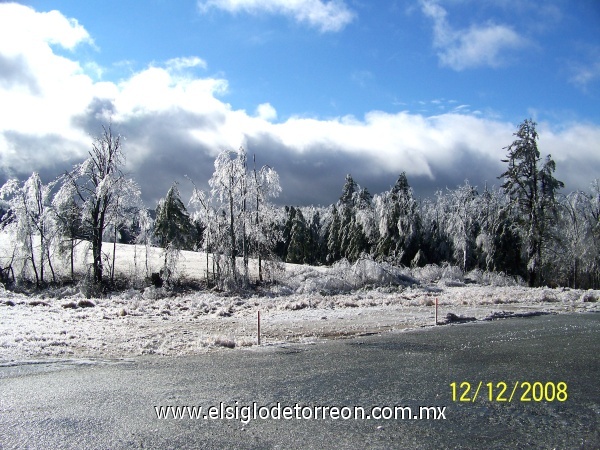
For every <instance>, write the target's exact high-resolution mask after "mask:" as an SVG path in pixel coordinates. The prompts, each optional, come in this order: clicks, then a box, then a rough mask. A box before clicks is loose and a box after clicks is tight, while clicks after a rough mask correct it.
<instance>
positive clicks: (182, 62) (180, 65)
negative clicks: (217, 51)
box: [166, 56, 206, 70]
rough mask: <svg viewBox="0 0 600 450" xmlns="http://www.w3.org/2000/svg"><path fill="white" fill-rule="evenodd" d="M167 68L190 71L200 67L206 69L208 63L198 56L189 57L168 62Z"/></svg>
mask: <svg viewBox="0 0 600 450" xmlns="http://www.w3.org/2000/svg"><path fill="white" fill-rule="evenodd" d="M166 65H167V67H168V68H169V69H172V70H183V69H190V68H192V67H200V68H201V69H206V61H204V60H203V59H202V58H198V57H197V56H188V57H187V58H173V59H170V60H168V61H167V63H166Z"/></svg>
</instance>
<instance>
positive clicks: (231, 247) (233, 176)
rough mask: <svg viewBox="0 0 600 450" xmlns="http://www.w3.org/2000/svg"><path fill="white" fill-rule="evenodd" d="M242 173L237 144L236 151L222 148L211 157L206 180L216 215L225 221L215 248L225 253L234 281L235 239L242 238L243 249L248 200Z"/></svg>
mask: <svg viewBox="0 0 600 450" xmlns="http://www.w3.org/2000/svg"><path fill="white" fill-rule="evenodd" d="M247 182H248V180H247V173H246V151H245V150H244V149H243V148H240V149H239V150H238V151H237V152H231V151H227V150H226V151H223V152H221V153H219V155H218V156H217V158H216V160H215V171H214V172H213V176H212V178H211V179H210V180H209V182H208V184H209V185H210V187H211V194H212V196H213V198H214V199H215V204H217V203H218V205H216V206H217V208H218V209H217V211H218V213H217V214H218V215H220V216H222V217H223V218H224V219H225V221H226V225H225V226H226V234H227V238H226V242H220V243H222V244H224V245H222V247H221V248H220V249H219V250H221V251H223V252H224V253H225V254H226V255H227V260H228V263H229V272H230V274H231V277H232V279H233V281H234V283H235V282H237V281H238V273H237V266H236V258H237V256H238V255H239V254H240V251H239V243H240V241H242V245H243V250H242V252H243V251H245V249H246V247H245V239H246V235H245V226H246V217H245V216H246V211H247V203H246V202H247V200H248V189H247V187H248V186H247Z"/></svg>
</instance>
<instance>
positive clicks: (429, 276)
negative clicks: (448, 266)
mask: <svg viewBox="0 0 600 450" xmlns="http://www.w3.org/2000/svg"><path fill="white" fill-rule="evenodd" d="M412 273H413V276H414V277H415V278H416V279H417V280H419V281H421V282H422V283H434V282H436V281H438V280H440V279H441V278H442V275H443V272H442V268H441V267H440V266H438V265H436V264H427V265H426V266H425V267H417V268H415V269H413V271H412Z"/></svg>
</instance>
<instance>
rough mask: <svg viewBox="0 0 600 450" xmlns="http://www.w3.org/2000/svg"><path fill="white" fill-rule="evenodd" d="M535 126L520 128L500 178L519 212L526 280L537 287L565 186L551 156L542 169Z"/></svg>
mask: <svg viewBox="0 0 600 450" xmlns="http://www.w3.org/2000/svg"><path fill="white" fill-rule="evenodd" d="M536 125H537V124H536V123H535V122H533V121H532V120H531V119H526V120H525V121H524V122H523V123H521V124H520V125H519V128H518V130H517V132H516V133H514V136H516V137H517V139H515V141H513V143H512V144H510V145H509V146H508V147H506V149H507V150H508V155H507V159H503V160H502V161H503V162H505V163H508V169H507V170H506V172H504V173H503V174H502V175H500V177H499V178H503V179H504V184H503V185H502V187H503V188H504V189H505V190H506V192H507V193H508V195H509V197H510V200H511V206H512V207H513V208H514V210H515V211H516V212H517V217H518V222H517V227H518V229H519V232H520V234H521V236H522V238H523V242H524V245H525V255H526V259H527V278H528V283H529V286H535V285H536V283H537V282H538V275H539V272H540V270H541V267H542V263H543V250H544V245H545V244H546V241H547V240H548V239H549V236H548V226H549V223H550V221H551V220H552V216H553V214H554V212H555V206H556V199H555V194H556V192H557V191H558V189H560V188H562V187H564V184H563V183H562V182H561V181H558V180H557V179H556V178H554V176H553V175H552V174H553V172H554V170H555V169H556V165H555V163H554V161H553V160H552V159H551V157H550V155H548V156H547V158H546V161H545V162H544V164H543V165H542V166H541V167H540V161H541V160H540V152H539V150H538V146H537V141H538V133H537V131H536V129H535V127H536Z"/></svg>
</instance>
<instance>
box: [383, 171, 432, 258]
mask: <svg viewBox="0 0 600 450" xmlns="http://www.w3.org/2000/svg"><path fill="white" fill-rule="evenodd" d="M374 203H375V212H376V217H377V219H378V222H379V224H378V225H379V239H378V242H377V248H376V254H377V255H378V256H379V257H380V258H386V259H387V258H389V259H391V260H392V261H397V262H398V263H402V264H406V265H408V263H410V262H411V260H412V259H413V258H414V256H415V255H416V254H417V252H418V250H419V244H420V242H419V241H420V234H421V226H420V222H421V220H420V217H419V208H418V203H417V201H416V199H415V198H414V195H413V191H412V188H411V187H410V186H409V184H408V179H407V178H406V173H404V172H402V173H401V174H400V176H399V177H398V180H397V181H396V184H394V186H393V187H392V188H391V189H390V190H389V191H386V192H383V193H382V194H380V195H378V196H376V197H375V199H374Z"/></svg>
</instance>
